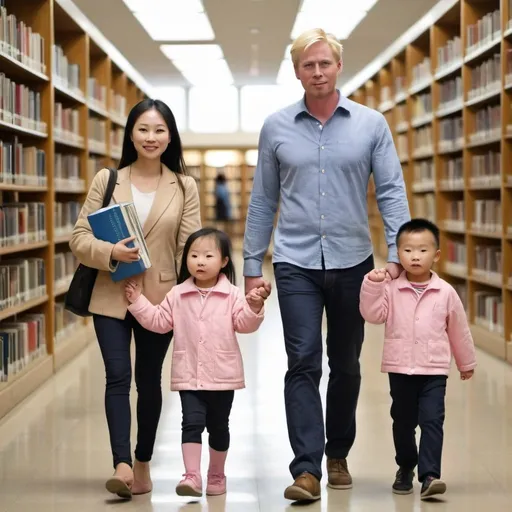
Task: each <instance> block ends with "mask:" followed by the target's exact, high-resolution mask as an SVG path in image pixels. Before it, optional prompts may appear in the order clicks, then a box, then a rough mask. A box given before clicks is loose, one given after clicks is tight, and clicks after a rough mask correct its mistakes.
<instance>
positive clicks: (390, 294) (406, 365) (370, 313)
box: [359, 271, 476, 375]
mask: <svg viewBox="0 0 512 512" xmlns="http://www.w3.org/2000/svg"><path fill="white" fill-rule="evenodd" d="M359 308H360V311H361V314H362V316H363V318H364V319H365V320H366V321H368V322H370V323H372V324H382V323H385V324H386V325H385V334H384V349H383V354H382V367H381V369H382V371H383V372H386V373H387V372H390V373H405V374H409V375H447V374H448V372H449V370H450V364H451V358H452V355H453V357H454V359H455V363H456V365H457V368H458V370H459V371H469V370H472V369H473V368H475V366H476V358H475V347H474V344H473V338H472V336H471V331H470V330H469V325H468V321H467V317H466V312H465V311H464V306H463V305H462V302H461V300H460V298H459V296H458V295H457V292H456V291H455V289H454V288H453V287H452V286H451V285H450V284H449V283H447V282H446V281H444V280H443V279H441V278H440V277H439V276H438V275H437V274H436V273H435V272H432V278H431V280H430V282H429V284H428V286H427V288H426V290H424V291H423V293H422V294H421V295H420V296H418V294H417V292H416V291H415V290H414V289H413V287H412V286H411V283H410V282H409V281H408V280H407V277H406V273H405V271H404V272H402V274H401V275H400V276H399V277H398V278H397V279H394V280H391V281H383V282H381V283H376V282H374V281H370V280H369V279H368V275H366V276H365V278H364V281H363V285H362V287H361V294H360V302H359Z"/></svg>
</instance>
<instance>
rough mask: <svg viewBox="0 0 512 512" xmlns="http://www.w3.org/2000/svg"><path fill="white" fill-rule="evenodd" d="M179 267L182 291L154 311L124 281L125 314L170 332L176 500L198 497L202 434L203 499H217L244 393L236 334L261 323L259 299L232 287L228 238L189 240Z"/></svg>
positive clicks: (212, 232)
mask: <svg viewBox="0 0 512 512" xmlns="http://www.w3.org/2000/svg"><path fill="white" fill-rule="evenodd" d="M182 261H183V263H182V267H181V272H180V276H179V278H178V283H179V284H178V285H177V286H175V287H174V288H172V289H171V291H170V292H169V293H168V294H167V296H166V297H165V299H164V300H163V302H162V303H161V304H160V305H159V306H154V305H153V304H151V303H150V302H149V300H148V299H147V298H146V297H145V296H144V295H142V293H141V290H140V286H139V284H138V282H136V281H133V280H129V281H127V283H126V287H125V291H126V297H127V298H128V301H129V302H130V303H131V305H130V306H129V307H128V310H129V311H130V313H131V314H132V315H133V316H134V317H135V318H136V319H137V321H138V322H140V324H141V325H142V326H144V327H145V328H146V329H148V330H150V331H154V332H159V333H164V332H169V331H171V330H174V347H173V353H172V368H171V390H173V391H179V392H180V398H181V406H182V415H183V422H182V453H183V461H184V464H185V474H184V475H183V476H184V478H183V480H181V482H180V483H179V484H178V485H177V487H176V492H177V494H178V495H180V496H196V497H199V496H202V478H201V472H200V463H201V447H202V446H201V434H202V432H203V430H204V428H205V427H206V429H207V431H208V434H209V445H210V465H209V468H208V482H207V487H206V494H207V495H210V496H212V495H220V494H224V493H225V492H226V477H225V475H224V464H225V461H226V455H227V451H228V448H229V440H230V436H229V414H230V411H231V405H232V403H233V398H234V390H235V389H242V388H243V387H245V382H244V370H243V364H242V356H241V353H240V348H239V346H238V342H237V339H236V334H235V332H241V333H250V332H254V331H256V330H257V329H258V327H259V326H260V324H261V322H262V321H263V302H264V299H263V298H262V296H261V293H263V291H262V290H259V289H255V290H252V291H251V293H249V294H248V295H247V296H246V297H244V296H243V294H242V292H241V291H240V290H239V289H238V288H237V287H236V286H235V285H234V284H232V283H234V281H235V272H234V267H233V262H232V259H231V250H230V242H229V238H228V237H227V235H226V234H225V233H223V232H221V231H218V230H216V229H210V228H205V229H201V230H199V231H197V232H195V233H193V234H192V235H190V237H189V238H188V240H187V242H186V244H185V247H184V249H183V260H182ZM263 295H264V296H266V295H265V294H264V293H263Z"/></svg>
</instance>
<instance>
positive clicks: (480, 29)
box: [466, 9, 501, 55]
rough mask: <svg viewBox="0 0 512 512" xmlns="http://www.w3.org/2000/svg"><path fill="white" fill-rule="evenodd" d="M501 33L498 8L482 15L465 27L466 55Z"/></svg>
mask: <svg viewBox="0 0 512 512" xmlns="http://www.w3.org/2000/svg"><path fill="white" fill-rule="evenodd" d="M500 34H501V15H500V10H499V9H496V10H495V11H493V12H489V13H487V14H485V15H484V16H482V17H481V18H480V19H479V20H478V21H477V22H476V23H475V24H473V25H468V26H467V27H466V55H468V54H470V53H471V52H473V51H475V50H478V48H480V47H481V46H483V45H485V44H488V43H489V42H491V41H493V40H494V39H496V38H497V37H499V36H500Z"/></svg>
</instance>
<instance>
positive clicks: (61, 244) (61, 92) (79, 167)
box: [0, 0, 147, 418]
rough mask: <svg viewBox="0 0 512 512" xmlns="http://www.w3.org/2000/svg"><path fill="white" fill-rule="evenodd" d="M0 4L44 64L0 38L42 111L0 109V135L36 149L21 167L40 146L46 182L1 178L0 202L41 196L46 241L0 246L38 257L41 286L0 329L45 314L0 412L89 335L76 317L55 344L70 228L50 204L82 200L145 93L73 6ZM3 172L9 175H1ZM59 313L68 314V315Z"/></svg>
mask: <svg viewBox="0 0 512 512" xmlns="http://www.w3.org/2000/svg"><path fill="white" fill-rule="evenodd" d="M61 4H62V5H61ZM2 5H4V6H5V8H6V11H7V14H8V15H13V16H15V17H16V24H17V26H20V23H21V22H23V23H24V24H25V26H27V27H30V29H31V30H32V34H33V37H35V38H37V37H38V36H37V34H39V36H40V37H41V38H42V41H43V42H44V44H43V53H44V59H43V61H44V67H40V69H41V70H44V73H41V72H39V71H37V70H36V68H37V65H36V64H35V63H34V60H35V59H34V57H35V56H34V55H32V56H31V58H30V59H29V58H28V56H26V55H24V56H21V57H20V58H18V57H17V56H16V57H13V56H12V55H16V52H12V55H11V54H7V53H6V49H7V46H6V45H5V44H0V47H1V48H2V51H3V52H0V68H1V70H2V72H3V73H5V75H6V77H7V78H9V79H11V80H13V81H14V82H15V83H16V84H20V85H23V86H26V87H27V88H28V89H29V90H30V91H32V92H34V93H38V98H40V109H39V110H40V112H41V120H40V123H36V122H34V121H32V120H27V119H23V120H22V123H18V124H23V126H18V125H17V124H15V123H14V122H11V118H12V116H9V114H8V113H2V117H1V119H0V135H1V136H0V139H2V140H3V141H4V143H5V142H6V141H10V140H11V139H12V135H15V136H16V137H17V141H18V143H20V144H21V145H22V146H23V149H25V148H29V150H30V151H32V153H30V155H31V156H33V155H35V157H34V158H33V159H32V160H31V159H30V158H26V157H25V160H24V164H25V167H26V166H27V162H28V161H30V162H35V161H40V160H41V159H38V157H39V156H40V155H38V152H39V151H43V152H44V163H45V168H44V171H45V173H44V174H45V177H46V185H45V186H34V185H28V184H27V185H19V184H12V183H0V204H1V205H5V204H9V203H33V202H37V203H44V207H45V214H44V218H45V226H46V241H44V242H37V243H29V244H18V245H17V246H9V247H0V265H5V263H6V262H9V261H12V260H23V259H25V258H26V259H28V258H33V257H37V258H40V259H42V260H43V261H44V282H45V284H46V294H45V296H44V297H40V298H36V299H32V300H29V301H26V302H24V303H22V304H17V305H16V306H15V307H11V308H8V309H3V310H2V311H0V332H2V331H1V326H2V322H5V321H7V322H17V321H21V320H20V318H22V317H23V316H24V314H25V313H33V312H36V313H37V314H44V317H45V330H46V332H45V339H46V346H45V349H46V354H45V355H44V356H43V357H42V358H40V359H38V360H37V361H35V362H34V363H32V364H30V365H29V366H28V367H27V368H26V369H25V370H23V371H22V372H21V373H19V374H17V375H16V376H14V377H13V378H12V379H10V380H9V382H7V383H0V418H1V417H2V416H3V415H4V414H6V413H7V412H8V411H9V410H11V409H12V408H13V407H14V406H15V405H16V404H17V403H19V402H20V401H21V400H23V399H24V398H25V397H26V396H28V395H29V394H30V393H31V392H32V391H33V390H35V389H37V388H38V387H39V386H40V385H41V383H42V382H44V381H45V380H46V379H47V378H49V377H50V376H51V374H52V373H53V372H55V371H57V370H58V369H59V368H60V367H62V366H63V365H64V364H65V363H66V362H68V361H69V360H71V359H72V358H73V357H74V356H75V355H76V354H78V353H79V352H80V351H81V350H82V349H83V348H84V347H85V346H86V344H87V342H88V339H90V338H92V337H93V335H92V330H91V326H92V324H91V323H90V322H89V321H88V320H84V319H82V318H79V319H77V324H76V326H77V328H76V329H77V330H73V336H70V339H71V340H72V341H69V342H65V341H64V342H59V343H57V345H55V343H54V342H55V327H56V325H61V323H62V322H63V319H62V317H61V316H58V315H60V314H61V313H62V300H63V295H64V294H65V293H66V291H67V289H68V285H66V286H59V285H58V283H57V284H56V282H55V273H56V270H55V256H56V254H58V253H61V252H64V253H66V252H68V251H69V248H68V247H67V244H68V243H69V241H70V238H71V236H70V235H69V234H66V235H65V236H57V234H58V233H59V231H58V230H57V229H56V220H57V219H56V215H57V212H56V204H57V203H66V202H78V203H82V202H83V201H84V199H85V197H86V194H87V191H88V189H89V186H90V184H91V181H92V179H93V177H94V175H95V173H96V172H97V171H98V170H100V168H102V167H106V166H112V165H115V164H116V162H115V161H114V159H113V158H111V156H110V155H111V154H112V153H113V152H114V149H115V150H117V148H113V147H111V132H110V128H111V125H112V124H113V123H116V126H117V127H118V131H119V130H122V128H123V127H124V126H123V125H122V124H121V123H124V122H125V120H126V117H127V115H128V112H129V110H130V109H131V108H132V107H133V106H134V105H135V104H136V103H138V102H139V101H141V100H143V99H144V98H145V97H147V92H146V91H142V90H141V89H140V88H139V87H137V86H136V85H135V83H134V81H133V80H132V78H133V77H132V76H131V71H130V70H128V69H127V70H126V71H123V69H126V68H124V63H123V62H118V63H116V62H114V61H113V60H112V57H111V56H110V55H107V53H106V52H105V51H104V50H102V49H101V48H100V46H99V45H98V42H97V41H95V39H94V38H93V37H92V36H91V35H90V34H88V33H87V32H86V30H87V26H82V25H81V24H79V23H78V21H77V20H75V19H74V18H73V16H74V13H73V12H71V14H70V13H69V12H68V11H67V10H66V9H68V7H66V5H67V2H59V1H58V0H23V1H19V0H6V1H5V2H4V3H3V4H2ZM18 55H20V53H18ZM29 64H30V65H29ZM38 69H39V68H38ZM91 78H96V79H98V80H99V82H100V83H101V85H102V86H104V87H105V88H106V90H105V95H104V97H105V108H103V109H99V108H98V107H97V105H95V104H92V103H91V101H90V100H89V97H90V94H89V90H88V84H89V81H90V79H91ZM59 114H60V115H61V116H62V119H61V121H62V122H61V123H58V122H57V121H58V120H59V118H58V115H59ZM66 116H68V117H66ZM90 116H91V117H95V118H96V119H102V120H105V122H106V129H105V134H104V140H105V151H104V153H105V155H104V156H103V157H102V158H100V159H92V158H91V157H90V153H91V146H92V143H91V141H92V139H94V137H91V129H90V126H89V122H88V121H89V117H90ZM98 116H99V117H98ZM61 126H66V127H68V126H70V127H72V128H73V134H74V133H76V134H79V135H80V136H81V137H82V139H76V138H71V139H65V138H63V137H62V135H63V131H62V129H60V128H61ZM34 128H38V129H34ZM96 138H97V137H96ZM0 164H1V163H0ZM28 165H31V164H28ZM33 167H36V165H35V164H34V165H33ZM24 171H25V172H27V173H28V174H29V175H31V174H34V175H37V176H39V175H40V173H39V172H38V173H35V171H36V169H35V168H34V169H24ZM38 171H41V169H38ZM7 172H12V171H10V169H9V168H7V167H6V168H5V169H2V167H1V166H0V174H3V173H7ZM69 178H71V179H78V180H81V182H78V183H82V184H83V188H77V185H76V184H75V185H70V187H69V188H66V187H65V185H63V183H65V181H64V180H66V179H69ZM2 179H4V180H5V181H6V182H7V181H9V180H7V179H6V178H4V177H2ZM11 181H12V180H11ZM27 183H44V181H40V182H36V181H32V182H29V181H27ZM70 211H71V209H70ZM61 232H62V231H61ZM2 304H3V303H2ZM64 321H65V322H67V319H66V320H64ZM74 325H75V324H73V326H74ZM66 332H67V331H66ZM77 333H78V334H77ZM74 334H77V336H74ZM57 339H59V338H57ZM0 353H1V351H0Z"/></svg>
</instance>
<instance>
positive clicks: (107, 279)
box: [69, 166, 201, 319]
mask: <svg viewBox="0 0 512 512" xmlns="http://www.w3.org/2000/svg"><path fill="white" fill-rule="evenodd" d="M108 177H109V170H108V169H102V170H101V171H99V172H98V174H96V176H95V177H94V180H93V182H92V184H91V188H90V189H89V193H88V194H87V199H86V200H85V203H84V205H83V207H82V210H81V212H80V215H79V217H78V220H77V222H76V224H75V227H74V229H73V235H72V237H71V242H70V244H69V246H70V247H71V250H72V251H73V254H75V256H76V257H77V258H78V260H79V261H80V262H81V263H83V264H84V265H87V266H88V267H92V268H97V269H98V270H99V272H98V277H97V279H96V283H95V285H94V289H93V292H92V297H91V302H90V305H89V311H90V312H91V313H95V314H98V315H105V316H109V317H114V318H121V319H123V318H125V316H126V311H127V307H128V301H127V299H126V297H125V292H124V281H120V282H118V283H114V281H112V278H111V276H110V271H111V270H112V265H111V255H112V250H113V248H114V245H113V244H111V243H109V242H104V241H102V240H98V239H96V238H95V237H94V235H93V234H92V231H91V227H90V225H89V221H88V220H87V215H89V214H90V213H92V212H95V211H97V210H99V209H100V208H101V206H102V202H103V197H104V194H105V190H106V188H107V182H108ZM181 179H182V182H183V185H184V188H185V193H183V192H182V189H181V187H180V186H179V183H178V178H177V176H176V174H175V173H174V172H172V171H170V170H169V169H168V168H167V167H165V166H163V174H162V178H161V179H160V183H159V185H158V189H157V191H156V194H155V199H154V201H153V205H152V207H151V210H150V212H149V215H148V218H147V220H146V222H145V223H144V225H143V226H142V228H143V232H144V236H145V238H146V245H147V247H148V251H149V257H150V260H151V264H152V266H151V268H149V269H148V270H146V271H145V272H144V274H142V279H143V291H144V294H145V295H146V297H147V298H148V299H149V300H150V301H151V302H152V303H153V304H159V303H160V302H161V301H162V300H163V299H164V297H165V295H166V294H167V292H169V290H170V289H171V288H172V287H173V286H174V285H175V284H176V279H177V275H178V273H179V269H180V266H181V256H182V254H183V247H184V246H185V242H186V240H187V238H188V237H189V235H190V234H191V233H193V232H194V231H197V230H198V229H200V228H201V217H200V211H199V194H198V191H197V185H196V182H195V180H194V178H192V177H190V176H181ZM132 201H133V198H132V191H131V181H130V178H129V171H128V168H124V169H120V170H119V171H118V177H117V183H116V186H115V188H114V193H113V197H112V202H111V204H113V203H124V202H132Z"/></svg>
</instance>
